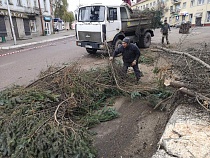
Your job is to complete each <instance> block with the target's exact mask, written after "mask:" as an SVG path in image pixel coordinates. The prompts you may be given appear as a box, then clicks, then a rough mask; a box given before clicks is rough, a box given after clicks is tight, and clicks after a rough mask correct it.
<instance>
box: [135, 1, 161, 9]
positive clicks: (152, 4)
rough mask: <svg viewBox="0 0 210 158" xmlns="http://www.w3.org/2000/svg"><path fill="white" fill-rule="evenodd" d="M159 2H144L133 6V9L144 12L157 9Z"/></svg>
mask: <svg viewBox="0 0 210 158" xmlns="http://www.w3.org/2000/svg"><path fill="white" fill-rule="evenodd" d="M158 2H159V0H144V1H142V2H139V3H137V4H135V5H133V6H132V9H139V10H144V9H147V8H150V9H151V8H156V7H157V4H158Z"/></svg>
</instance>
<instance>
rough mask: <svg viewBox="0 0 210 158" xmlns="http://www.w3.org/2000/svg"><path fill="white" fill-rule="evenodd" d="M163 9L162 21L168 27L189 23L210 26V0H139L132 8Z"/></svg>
mask: <svg viewBox="0 0 210 158" xmlns="http://www.w3.org/2000/svg"><path fill="white" fill-rule="evenodd" d="M158 5H161V7H162V9H163V15H164V16H163V20H165V19H166V20H167V21H168V22H169V24H170V25H172V26H173V25H176V24H180V23H181V22H183V21H190V22H191V24H192V25H193V26H210V0H164V1H163V0H161V1H160V0H141V1H140V2H138V3H136V4H135V5H133V6H132V8H133V9H140V10H144V9H147V8H157V7H158Z"/></svg>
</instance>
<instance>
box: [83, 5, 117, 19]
mask: <svg viewBox="0 0 210 158" xmlns="http://www.w3.org/2000/svg"><path fill="white" fill-rule="evenodd" d="M108 13H109V17H110V18H113V19H116V18H117V17H116V16H117V9H116V8H109V10H108ZM104 18H105V7H103V6H88V7H82V8H80V9H79V21H80V22H90V21H91V22H102V21H104ZM113 19H112V20H113Z"/></svg>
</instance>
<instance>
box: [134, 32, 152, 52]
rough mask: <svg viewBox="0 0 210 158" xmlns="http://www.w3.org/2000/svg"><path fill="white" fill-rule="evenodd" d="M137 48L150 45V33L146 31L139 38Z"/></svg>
mask: <svg viewBox="0 0 210 158" xmlns="http://www.w3.org/2000/svg"><path fill="white" fill-rule="evenodd" d="M137 45H138V47H139V48H149V46H150V45H151V34H150V33H149V32H146V33H145V34H144V36H143V37H141V38H140V41H139V42H138V43H137Z"/></svg>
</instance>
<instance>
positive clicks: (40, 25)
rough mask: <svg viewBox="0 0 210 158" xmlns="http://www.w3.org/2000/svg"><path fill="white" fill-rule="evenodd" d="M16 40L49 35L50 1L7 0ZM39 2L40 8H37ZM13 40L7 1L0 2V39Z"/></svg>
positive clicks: (0, 0) (1, 0)
mask: <svg viewBox="0 0 210 158" xmlns="http://www.w3.org/2000/svg"><path fill="white" fill-rule="evenodd" d="M8 2H9V7H10V11H11V16H12V22H13V25H14V32H15V35H16V38H17V39H26V38H33V37H34V36H40V35H42V34H43V31H44V32H45V34H51V32H52V31H53V29H52V23H51V21H52V17H51V7H50V6H51V5H50V0H40V1H38V0H8ZM39 2H40V8H39ZM1 36H6V39H7V40H10V39H13V35H12V31H11V25H10V20H9V14H8V8H7V0H0V37H1Z"/></svg>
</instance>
